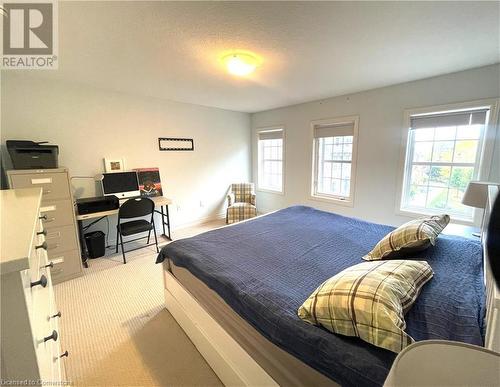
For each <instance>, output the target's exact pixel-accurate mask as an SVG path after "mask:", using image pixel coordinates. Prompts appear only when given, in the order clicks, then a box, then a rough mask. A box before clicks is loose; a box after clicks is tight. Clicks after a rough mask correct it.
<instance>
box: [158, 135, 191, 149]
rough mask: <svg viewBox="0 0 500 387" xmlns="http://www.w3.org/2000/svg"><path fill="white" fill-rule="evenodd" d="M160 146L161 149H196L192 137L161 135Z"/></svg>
mask: <svg viewBox="0 0 500 387" xmlns="http://www.w3.org/2000/svg"><path fill="white" fill-rule="evenodd" d="M158 148H159V149H160V150H161V151H194V140H193V139H192V138H171V137H159V138H158Z"/></svg>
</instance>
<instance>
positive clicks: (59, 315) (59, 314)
mask: <svg viewBox="0 0 500 387" xmlns="http://www.w3.org/2000/svg"><path fill="white" fill-rule="evenodd" d="M56 317H59V318H61V311H59V312H57V313H56V314H54V315H52V316H50V318H56Z"/></svg>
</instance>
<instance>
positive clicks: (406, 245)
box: [363, 215, 450, 261]
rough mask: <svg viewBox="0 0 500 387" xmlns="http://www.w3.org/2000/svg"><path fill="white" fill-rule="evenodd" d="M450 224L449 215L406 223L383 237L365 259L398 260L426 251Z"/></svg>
mask: <svg viewBox="0 0 500 387" xmlns="http://www.w3.org/2000/svg"><path fill="white" fill-rule="evenodd" d="M449 222H450V217H449V215H434V216H426V217H424V218H419V219H415V220H412V221H410V222H408V223H405V224H403V225H402V226H399V227H398V228H396V229H395V230H393V231H391V232H390V233H389V234H387V235H386V236H385V237H383V238H382V239H381V240H380V242H378V243H377V244H376V245H375V247H374V248H373V250H372V251H370V252H369V253H368V254H366V255H365V256H364V257H363V259H364V260H366V261H374V260H377V259H382V258H397V257H402V256H403V255H404V254H408V253H413V252H416V251H422V250H425V249H427V248H428V247H429V246H430V245H434V244H435V243H436V239H437V237H438V235H439V234H440V233H441V231H443V229H444V228H445V227H446V226H447V224H448V223H449Z"/></svg>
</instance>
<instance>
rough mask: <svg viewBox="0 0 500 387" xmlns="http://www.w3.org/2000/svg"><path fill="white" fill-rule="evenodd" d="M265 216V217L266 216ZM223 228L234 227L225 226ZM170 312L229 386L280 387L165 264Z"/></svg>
mask: <svg viewBox="0 0 500 387" xmlns="http://www.w3.org/2000/svg"><path fill="white" fill-rule="evenodd" d="M497 194H498V187H497V186H490V187H489V200H488V205H487V208H486V211H485V220H486V221H485V222H484V225H485V226H484V230H483V233H482V235H483V236H482V241H483V245H484V244H485V242H486V240H487V235H486V229H487V224H488V222H487V219H488V217H489V214H490V212H491V209H492V206H493V202H494V199H495V197H496V195H497ZM264 216H265V215H264ZM224 227H231V225H229V226H224ZM484 251H485V284H486V295H487V301H486V306H487V313H486V324H487V329H486V340H485V347H486V348H488V349H491V350H494V351H497V352H500V291H499V289H498V287H497V286H496V285H495V282H494V280H493V276H492V273H491V269H490V267H489V263H488V259H487V256H486V254H487V253H486V249H485V250H484ZM163 268H164V270H163V271H164V276H163V277H164V284H165V302H166V306H167V309H168V310H169V312H170V313H171V314H172V316H174V318H175V320H176V321H177V322H178V323H179V325H180V326H181V327H182V329H183V330H184V332H186V334H187V335H188V337H189V338H190V339H191V341H192V342H193V344H194V345H195V346H196V348H197V349H198V351H199V352H200V353H201V355H202V356H203V357H204V358H205V360H206V361H207V363H208V364H209V365H210V367H212V369H213V370H214V372H215V373H216V374H217V376H218V377H219V379H220V380H221V381H222V383H224V385H226V386H278V384H277V383H276V381H274V380H273V378H272V377H271V376H269V374H268V373H267V372H266V371H265V370H264V369H263V368H262V367H261V366H260V365H259V364H257V362H256V361H255V360H254V359H253V358H252V357H251V356H250V355H249V354H248V353H247V352H246V351H245V350H244V349H243V348H242V347H241V346H240V345H239V344H238V343H237V342H236V341H235V340H234V339H233V338H232V337H231V336H230V335H229V334H228V333H227V332H226V331H225V330H224V329H223V328H222V327H221V326H220V325H219V324H218V323H217V321H215V320H214V319H213V318H212V317H211V316H210V314H209V313H208V312H207V311H206V310H205V309H204V308H203V307H202V306H201V305H200V304H199V303H198V301H196V299H195V298H194V297H193V296H192V295H191V294H190V293H189V292H188V291H187V290H186V289H185V288H184V287H183V286H182V285H181V284H180V283H179V282H178V281H177V279H176V278H175V277H174V276H173V275H172V274H171V273H170V271H169V270H168V269H169V268H168V261H165V262H163Z"/></svg>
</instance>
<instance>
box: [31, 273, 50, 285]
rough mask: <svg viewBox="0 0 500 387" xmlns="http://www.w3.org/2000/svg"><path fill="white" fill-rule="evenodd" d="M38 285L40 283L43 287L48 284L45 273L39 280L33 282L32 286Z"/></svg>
mask: <svg viewBox="0 0 500 387" xmlns="http://www.w3.org/2000/svg"><path fill="white" fill-rule="evenodd" d="M38 285H40V286H41V287H42V288H44V287H46V286H47V277H45V276H44V275H43V274H42V276H41V277H40V279H39V280H38V281H35V282H32V283H31V287H34V286H38Z"/></svg>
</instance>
